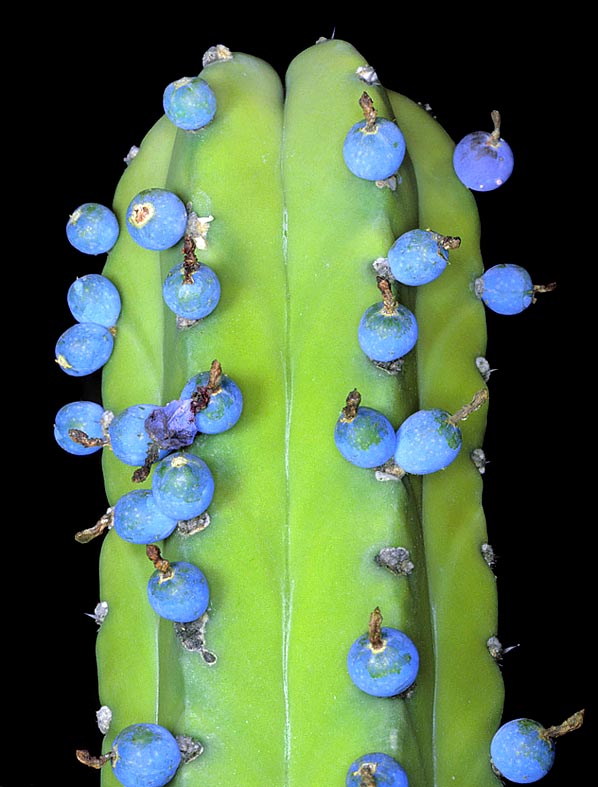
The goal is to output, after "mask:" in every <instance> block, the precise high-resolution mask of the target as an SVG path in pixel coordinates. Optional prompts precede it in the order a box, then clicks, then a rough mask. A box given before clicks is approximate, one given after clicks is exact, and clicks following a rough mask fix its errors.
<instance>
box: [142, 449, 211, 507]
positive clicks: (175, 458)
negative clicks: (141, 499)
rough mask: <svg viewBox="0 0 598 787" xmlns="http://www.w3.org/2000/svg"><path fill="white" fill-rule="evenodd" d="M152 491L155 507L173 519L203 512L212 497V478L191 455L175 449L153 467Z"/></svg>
mask: <svg viewBox="0 0 598 787" xmlns="http://www.w3.org/2000/svg"><path fill="white" fill-rule="evenodd" d="M152 492H153V495H154V500H155V502H156V505H157V506H158V508H159V509H160V510H161V511H162V512H163V513H165V514H166V515H167V516H170V517H172V518H173V519H177V520H186V519H193V517H196V516H200V515H201V514H203V513H204V511H205V510H206V509H207V507H208V506H209V505H210V503H211V502H212V498H213V496H214V478H213V476H212V473H211V471H210V468H209V467H208V465H207V464H206V463H205V462H204V460H203V459H200V457H199V456H196V455H195V454H192V453H188V452H183V451H175V452H174V453H171V454H169V455H168V456H165V457H164V458H163V459H161V460H160V461H159V462H157V463H156V465H155V466H154V475H153V479H152Z"/></svg>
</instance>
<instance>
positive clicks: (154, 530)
mask: <svg viewBox="0 0 598 787" xmlns="http://www.w3.org/2000/svg"><path fill="white" fill-rule="evenodd" d="M176 526H177V520H176V519H173V518H172V517H169V516H166V515H165V514H163V513H162V511H160V509H159V508H158V506H157V505H156V503H155V501H154V496H153V494H152V490H151V489H132V490H131V491H130V492H126V493H125V494H124V495H122V496H121V497H120V498H119V499H118V500H117V501H116V503H115V505H114V509H113V527H114V531H115V533H117V534H118V535H119V536H120V537H121V538H122V539H123V540H124V541H128V542H129V543H131V544H151V543H152V542H153V541H161V540H162V539H163V538H168V536H169V535H170V534H171V533H172V532H173V531H174V529H175V528H176Z"/></svg>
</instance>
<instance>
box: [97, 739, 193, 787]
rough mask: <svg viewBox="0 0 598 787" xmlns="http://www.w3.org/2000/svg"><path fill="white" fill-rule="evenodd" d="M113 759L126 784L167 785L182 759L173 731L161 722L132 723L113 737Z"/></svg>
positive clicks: (118, 775)
mask: <svg viewBox="0 0 598 787" xmlns="http://www.w3.org/2000/svg"><path fill="white" fill-rule="evenodd" d="M112 752H113V755H114V756H113V758H112V760H111V763H112V769H113V772H114V775H115V776H116V778H117V779H118V781H119V782H120V783H121V784H122V785H123V787H164V785H165V784H168V782H169V781H171V780H172V779H173V778H174V776H175V774H176V772H177V769H178V767H179V765H180V763H181V759H182V756H181V751H180V749H179V745H178V743H177V742H176V738H175V737H174V735H173V734H172V733H171V732H170V731H169V730H167V729H166V728H165V727H162V726H161V725H159V724H149V723H148V724H146V723H140V724H131V725H130V726H129V727H125V728H124V729H123V730H121V731H120V732H119V733H118V735H117V736H116V737H115V738H114V741H113V744H112Z"/></svg>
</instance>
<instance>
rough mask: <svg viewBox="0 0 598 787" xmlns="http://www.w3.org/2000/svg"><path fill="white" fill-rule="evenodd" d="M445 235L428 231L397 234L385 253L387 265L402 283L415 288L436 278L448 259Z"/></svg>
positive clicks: (416, 230) (415, 230)
mask: <svg viewBox="0 0 598 787" xmlns="http://www.w3.org/2000/svg"><path fill="white" fill-rule="evenodd" d="M443 241H444V236H442V235H439V234H438V233H437V232H432V231H431V230H420V229H414V230H409V231H408V232H405V233H403V234H402V235H400V236H399V237H398V238H397V239H396V240H395V242H394V243H393V244H392V246H391V247H390V249H389V250H388V255H387V262H388V266H389V268H390V271H391V273H392V275H393V276H394V277H395V279H396V280H397V281H399V282H401V284H408V285H410V286H412V287H417V286H419V285H421V284H428V283H429V282H431V281H433V280H434V279H437V278H438V276H440V274H441V273H442V272H443V271H444V269H445V268H446V266H447V263H448V259H449V252H448V249H447V248H445V246H444V245H443Z"/></svg>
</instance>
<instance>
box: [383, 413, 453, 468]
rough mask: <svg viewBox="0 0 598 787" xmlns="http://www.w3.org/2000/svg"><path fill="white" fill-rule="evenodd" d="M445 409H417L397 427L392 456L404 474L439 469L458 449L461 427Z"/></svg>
mask: <svg viewBox="0 0 598 787" xmlns="http://www.w3.org/2000/svg"><path fill="white" fill-rule="evenodd" d="M450 418H451V414H450V413H448V412H447V411H446V410H441V409H439V408H431V409H429V410H418V411H417V412H415V413H413V414H412V415H410V416H409V417H408V418H406V419H405V421H403V423H402V424H401V425H400V426H399V428H398V430H397V442H396V450H395V454H394V459H395V462H396V464H397V465H399V467H400V468H402V469H403V470H404V471H405V472H406V473H411V474H412V475H427V474H428V473H435V472H436V471H437V470H442V469H444V468H445V467H447V466H448V465H450V463H451V462H452V461H454V460H455V459H456V457H457V455H458V453H459V451H460V450H461V444H462V436H461V430H460V429H459V427H458V426H455V425H454V424H453V423H451V422H450V420H449V419H450Z"/></svg>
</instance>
